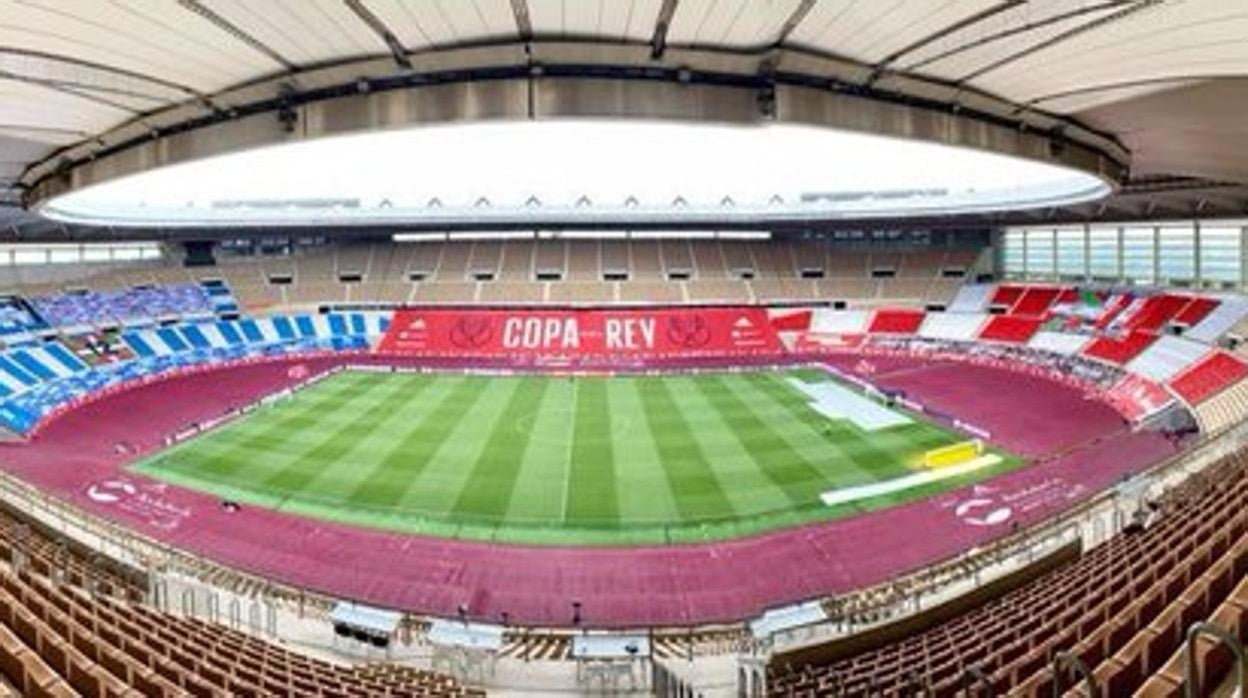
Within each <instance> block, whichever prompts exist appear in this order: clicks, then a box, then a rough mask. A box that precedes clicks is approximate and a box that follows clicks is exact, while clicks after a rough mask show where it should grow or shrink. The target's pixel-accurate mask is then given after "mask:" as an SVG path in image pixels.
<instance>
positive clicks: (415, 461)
mask: <svg viewBox="0 0 1248 698" xmlns="http://www.w3.org/2000/svg"><path fill="white" fill-rule="evenodd" d="M446 380H448V381H450V382H451V389H450V390H449V391H448V392H446V393H444V394H443V395H442V396H441V398H440V399H439V402H438V404H437V407H435V408H434V409H433V411H431V412H429V413H427V414H426V415H425V417H424V418H423V419H421V420H420V421H419V422H418V423H416V424H412V425H410V426H408V428H407V431H406V432H404V433H403V434H402V435H400V436H399V438H397V439H396V440H395V441H394V443H393V445H392V446H391V447H390V448H389V449H387V450H386V451H385V452H383V453H382V454H381V457H380V458H378V459H377V462H376V464H375V465H373V467H372V468H370V469H369V470H368V472H367V473H365V475H364V477H363V478H361V479H360V482H359V483H358V484H357V485H356V486H355V487H354V488H353V489H352V490H351V492H350V493H349V494H347V496H346V500H347V501H349V502H354V503H357V504H360V505H362V506H365V507H369V508H373V509H388V508H393V507H394V505H395V504H396V503H398V501H399V500H400V499H402V497H403V493H404V492H405V491H406V490H407V485H408V484H409V483H410V482H411V480H413V479H415V477H416V475H417V474H418V473H419V472H420V470H421V469H423V468H424V467H425V466H426V465H428V462H429V457H430V456H431V455H433V453H434V451H436V450H437V449H438V447H439V446H440V445H441V444H442V443H443V441H445V439H446V437H447V435H448V434H450V432H451V429H452V428H454V425H455V423H456V422H457V420H458V419H459V417H460V416H461V415H463V414H464V413H465V412H466V411H467V410H469V409H470V408H471V407H472V405H473V404H475V403H476V401H477V400H478V399H479V398H480V397H481V395H482V393H483V391H482V390H481V386H480V385H479V384H478V383H477V382H476V381H472V380H470V379H468V378H466V377H453V378H447V379H446Z"/></svg>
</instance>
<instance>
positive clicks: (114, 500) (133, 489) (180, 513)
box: [86, 479, 191, 531]
mask: <svg viewBox="0 0 1248 698" xmlns="http://www.w3.org/2000/svg"><path fill="white" fill-rule="evenodd" d="M166 490H167V486H166V485H164V484H163V483H152V484H147V485H140V484H136V483H134V482H131V481H129V480H123V479H112V480H103V481H101V482H93V483H91V484H90V485H88V486H87V489H86V496H87V499H90V500H91V501H92V502H95V503H96V504H101V505H104V506H107V507H112V508H116V509H117V510H118V511H122V512H125V513H126V514H129V515H130V516H133V517H135V518H137V519H140V520H142V521H143V522H144V523H146V524H147V525H148V526H151V527H152V528H158V529H160V530H163V531H172V530H174V529H176V528H178V526H180V525H181V524H182V522H184V521H186V520H187V519H188V518H189V517H190V515H191V510H190V508H188V507H185V506H181V505H178V504H176V503H175V502H173V501H172V500H171V499H169V497H168V496H167V493H166Z"/></svg>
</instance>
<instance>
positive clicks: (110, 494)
mask: <svg viewBox="0 0 1248 698" xmlns="http://www.w3.org/2000/svg"><path fill="white" fill-rule="evenodd" d="M359 360H360V359H359V358H358V357H357V358H351V359H348V358H320V359H311V360H303V361H298V362H297V363H303V364H305V365H307V366H308V367H309V368H310V369H312V370H313V371H320V370H325V369H327V368H329V367H331V366H333V365H334V364H336V363H339V362H343V361H353V362H358V361H359ZM830 361H831V362H832V363H835V364H837V365H838V367H839V368H841V369H842V370H846V371H848V370H852V367H853V365H854V360H853V359H850V358H842V359H831V360H830ZM873 361H874V362H875V364H876V367H875V369H876V372H875V373H874V374H873V375H872V377H871V380H872V381H874V382H875V383H877V384H879V385H882V386H885V387H889V388H896V389H900V390H905V391H906V393H907V394H908V395H909V396H910V397H912V398H917V399H918V400H919V401H920V402H922V403H924V404H926V405H931V406H934V407H937V408H938V409H940V410H942V411H945V412H948V413H951V414H956V415H958V416H959V417H962V418H963V419H966V420H967V421H969V422H972V423H975V424H977V425H979V426H981V427H985V428H988V429H990V430H991V431H992V432H993V440H994V442H996V443H998V444H999V445H1001V446H1003V447H1005V448H1007V449H1010V450H1013V451H1015V452H1018V453H1024V454H1027V455H1028V456H1031V457H1033V458H1036V459H1037V462H1036V463H1035V464H1034V465H1031V466H1029V467H1027V468H1023V469H1021V470H1018V471H1015V472H1013V473H1010V474H1007V475H1004V476H1001V477H998V478H996V479H994V480H992V481H990V482H988V483H985V484H982V485H979V486H975V487H968V488H965V489H962V490H959V491H956V492H953V493H948V494H945V495H941V496H938V497H935V498H932V499H928V500H924V501H920V502H916V503H912V504H909V505H904V506H899V507H895V508H892V509H887V510H883V511H877V512H873V513H869V514H864V515H861V516H858V517H855V518H851V519H844V520H838V521H832V522H828V523H823V524H816V525H809V526H804V527H801V528H796V529H790V530H787V531H781V532H776V533H770V534H765V535H760V536H755V537H752V538H747V539H742V540H736V541H728V542H714V543H705V544H688V545H673V546H665V547H660V546H656V547H633V548H574V547H543V546H520V545H501V544H489V543H480V542H470V541H456V540H445V539H435V538H425V537H418V536H411V535H400V534H394V533H388V532H384V531H377V530H370V529H364V528H356V527H351V526H346V525H340V524H334V523H327V522H323V521H315V520H311V519H307V518H301V517H298V516H294V515H289V514H285V513H281V512H277V511H269V510H263V509H259V508H256V507H243V509H242V510H241V511H240V512H237V513H232V514H231V513H227V512H225V511H223V510H222V509H221V508H220V506H219V503H218V501H217V500H216V499H214V498H213V497H210V496H205V495H201V494H198V493H195V492H192V491H188V490H184V489H180V488H177V487H173V486H167V485H164V484H161V483H158V482H156V481H153V480H150V479H147V478H144V477H141V476H138V475H134V474H131V473H127V472H123V470H122V467H123V466H124V465H125V464H126V463H128V462H130V461H133V460H135V459H136V458H138V457H140V456H141V455H143V454H146V453H148V452H150V451H152V450H154V449H157V448H160V447H161V445H162V442H163V439H164V437H165V435H167V434H170V433H173V432H174V431H177V430H178V429H180V428H182V427H184V426H185V425H187V424H189V423H191V422H193V421H198V420H204V419H208V418H211V417H213V416H215V415H220V414H222V413H223V412H225V411H227V410H228V409H230V408H232V407H237V406H240V405H243V404H247V403H249V402H251V401H253V400H255V399H257V398H258V397H260V396H263V395H265V394H268V393H271V392H274V391H276V390H278V389H280V388H282V387H284V386H286V385H289V384H290V383H292V382H293V379H292V378H291V377H290V375H289V373H288V372H289V369H290V368H291V366H292V365H293V364H294V363H296V361H291V360H287V361H279V362H272V363H264V364H253V365H245V366H237V367H232V368H228V369H221V370H216V371H210V372H206V373H200V374H193V375H188V376H183V377H179V378H174V379H170V380H166V381H162V382H157V383H154V384H151V385H147V386H143V387H139V388H135V389H133V390H129V391H125V392H121V393H119V394H116V395H113V396H110V397H108V398H105V399H102V400H100V401H98V402H94V403H91V404H87V405H83V406H82V407H80V408H78V409H76V410H73V411H71V412H69V413H67V414H65V415H64V416H62V417H60V418H59V419H57V420H55V421H53V422H51V423H50V424H48V426H47V427H46V429H44V430H43V431H42V433H41V434H40V435H39V437H38V438H37V439H35V440H34V441H33V442H32V443H29V444H25V445H11V446H6V447H4V448H3V449H2V450H0V458H2V459H3V463H4V467H5V468H6V469H8V470H9V471H11V472H13V473H15V474H16V475H18V476H20V477H22V478H23V479H25V480H27V481H29V482H31V483H34V484H36V485H38V486H40V487H42V488H45V489H47V490H49V491H51V492H53V493H55V494H57V495H58V496H61V497H63V498H65V499H68V500H70V501H72V502H73V503H74V504H76V505H78V506H81V507H83V508H85V509H87V510H90V511H92V512H93V513H96V514H99V515H101V516H104V517H107V518H109V519H112V520H116V521H119V522H122V523H124V524H126V525H128V526H130V527H132V528H134V529H136V530H138V531H141V532H143V533H145V534H147V535H150V536H152V537H154V538H157V539H159V540H162V541H165V542H168V543H170V544H173V545H175V546H178V547H180V548H184V549H186V550H189V551H192V552H194V553H197V554H200V555H203V556H205V557H208V558H211V559H213V560H216V561H219V562H221V563H225V564H227V565H233V566H236V567H238V568H240V569H244V570H247V571H250V572H254V573H257V574H260V575H263V576H265V577H270V578H272V579H275V580H278V581H281V582H285V583H288V584H292V585H298V586H303V587H307V588H309V589H314V590H317V591H320V592H323V593H325V594H329V595H333V596H337V597H346V598H351V599H356V600H359V601H363V602H366V603H372V604H378V605H383V606H388V607H395V608H402V609H406V610H410V611H415V612H419V613H427V614H433V615H440V616H454V615H455V614H456V612H457V609H458V607H459V606H460V605H461V604H464V605H466V606H467V607H468V609H469V614H470V615H471V616H473V617H475V618H482V619H491V620H497V619H499V618H500V617H501V614H502V613H504V612H505V613H507V614H508V615H509V617H510V619H511V621H512V622H515V623H521V624H534V625H551V626H558V625H567V624H569V623H570V621H571V604H572V602H573V601H579V602H581V604H582V617H583V622H584V623H586V624H587V625H593V626H604V627H605V626H612V627H624V626H667V625H683V624H696V623H711V622H721V621H736V620H740V619H743V618H748V617H751V616H755V615H757V614H759V613H760V612H762V611H763V610H764V609H766V608H768V607H774V606H778V605H782V604H785V603H789V602H795V601H798V600H802V599H806V598H810V597H814V596H819V595H824V594H829V593H836V592H841V591H846V590H849V589H852V588H857V587H862V586H866V585H870V584H874V583H878V582H881V581H883V580H885V579H887V578H889V577H890V576H894V575H897V574H899V573H903V572H906V571H910V570H914V569H917V568H919V567H921V566H924V565H927V564H930V563H933V562H936V561H938V560H940V559H942V558H947V557H950V556H953V555H956V554H958V553H960V552H962V551H964V550H966V549H967V548H969V547H971V546H974V545H978V544H982V543H984V542H986V541H987V540H990V539H992V538H995V537H999V536H1001V535H1004V534H1005V533H1007V532H1008V531H1009V529H1010V528H1011V526H1012V525H1014V524H1015V523H1016V522H1017V523H1021V524H1024V525H1025V524H1028V523H1030V522H1034V521H1036V520H1038V519H1040V518H1042V517H1045V516H1048V515H1050V514H1052V513H1054V512H1056V511H1058V510H1060V509H1062V508H1065V507H1068V506H1070V505H1071V504H1072V503H1073V502H1075V501H1077V500H1079V499H1082V498H1084V497H1087V496H1089V495H1090V494H1092V493H1094V492H1096V491H1098V490H1101V489H1103V488H1105V487H1107V486H1109V485H1111V484H1113V483H1114V482H1115V481H1117V480H1119V479H1120V478H1122V477H1123V476H1124V475H1125V474H1126V473H1128V472H1132V471H1138V470H1140V469H1142V468H1143V467H1145V466H1146V465H1147V464H1149V463H1151V462H1155V461H1156V460H1157V459H1159V458H1161V457H1163V456H1165V455H1167V454H1168V453H1170V452H1171V451H1172V450H1173V448H1174V446H1172V445H1171V443H1170V442H1168V441H1167V440H1165V439H1164V438H1161V437H1160V436H1157V435H1153V434H1131V433H1128V432H1127V431H1126V430H1125V429H1124V426H1123V422H1122V419H1121V418H1120V417H1119V416H1118V415H1117V414H1116V413H1115V412H1114V411H1113V410H1111V409H1110V408H1109V407H1106V406H1105V405H1103V404H1101V403H1099V402H1095V401H1092V400H1089V399H1086V398H1085V397H1084V395H1083V394H1082V393H1080V392H1079V391H1077V390H1073V389H1071V388H1069V387H1066V386H1062V385H1059V384H1056V383H1053V382H1050V381H1047V380H1045V379H1041V378H1037V377H1033V376H1029V375H1020V374H1018V373H1014V372H1010V371H1006V370H1002V369H999V368H990V367H984V366H972V365H960V364H959V365H954V364H951V363H948V362H939V361H937V362H932V361H927V360H918V359H901V358H888V359H879V360H874V359H873ZM1024 405H1025V407H1024ZM118 444H126V445H127V446H126V448H125V449H122V452H119V449H118ZM1055 454H1056V455H1055ZM998 521H999V522H998ZM990 522H992V523H990Z"/></svg>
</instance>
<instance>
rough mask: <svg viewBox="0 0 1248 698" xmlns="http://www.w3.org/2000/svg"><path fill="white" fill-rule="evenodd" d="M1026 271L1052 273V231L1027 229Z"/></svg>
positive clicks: (1029, 272) (1030, 272)
mask: <svg viewBox="0 0 1248 698" xmlns="http://www.w3.org/2000/svg"><path fill="white" fill-rule="evenodd" d="M1027 273H1028V274H1043V275H1050V276H1051V275H1052V274H1053V231H1052V230H1038V229H1032V230H1028V231H1027Z"/></svg>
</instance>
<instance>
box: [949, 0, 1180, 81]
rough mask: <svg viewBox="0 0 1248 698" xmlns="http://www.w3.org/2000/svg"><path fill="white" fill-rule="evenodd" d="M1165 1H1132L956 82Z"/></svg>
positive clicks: (969, 78) (1005, 64)
mask: <svg viewBox="0 0 1248 698" xmlns="http://www.w3.org/2000/svg"><path fill="white" fill-rule="evenodd" d="M1165 2H1166V0H1137V1H1136V2H1133V3H1131V4H1130V5H1127V6H1126V7H1124V8H1122V9H1121V10H1118V11H1117V12H1114V13H1112V14H1109V15H1106V16H1104V17H1099V18H1097V19H1094V20H1092V21H1091V22H1085V23H1083V24H1080V25H1078V26H1075V27H1071V28H1070V29H1067V30H1066V31H1063V32H1061V33H1059V34H1057V35H1056V36H1053V37H1050V38H1048V39H1045V40H1044V41H1041V42H1039V43H1037V44H1033V45H1031V46H1028V47H1027V48H1025V49H1023V50H1021V51H1015V52H1014V53H1011V54H1009V55H1008V56H1005V57H1004V58H1001V59H998V60H995V61H993V62H991V63H989V64H988V65H985V66H983V67H981V68H977V69H976V70H973V71H971V72H970V73H967V74H966V75H964V76H962V77H961V78H960V79H959V80H957V82H958V83H967V82H970V81H972V80H974V79H976V78H979V77H982V76H984V75H987V74H988V73H991V72H992V71H994V70H997V69H998V68H1002V67H1004V66H1007V65H1009V64H1011V63H1013V62H1015V61H1018V60H1020V59H1023V58H1026V57H1028V56H1031V55H1033V54H1036V53H1039V52H1041V51H1044V50H1047V49H1050V48H1052V47H1054V46H1057V45H1058V44H1061V43H1062V42H1064V41H1066V40H1068V39H1072V38H1074V37H1076V36H1080V35H1082V34H1086V33H1087V32H1090V31H1094V30H1096V29H1100V28H1101V27H1105V26H1108V25H1110V24H1113V23H1114V22H1117V21H1120V20H1123V19H1126V18H1127V17H1130V16H1131V15H1134V14H1136V13H1137V12H1141V11H1143V10H1147V9H1150V8H1153V7H1158V6H1160V5H1162V4H1164V3H1165Z"/></svg>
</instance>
